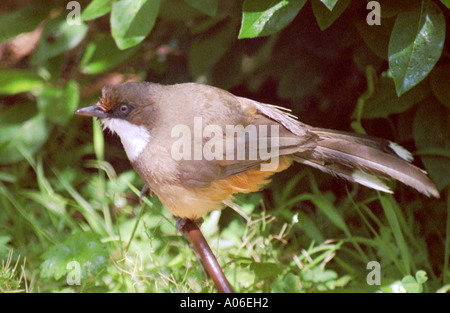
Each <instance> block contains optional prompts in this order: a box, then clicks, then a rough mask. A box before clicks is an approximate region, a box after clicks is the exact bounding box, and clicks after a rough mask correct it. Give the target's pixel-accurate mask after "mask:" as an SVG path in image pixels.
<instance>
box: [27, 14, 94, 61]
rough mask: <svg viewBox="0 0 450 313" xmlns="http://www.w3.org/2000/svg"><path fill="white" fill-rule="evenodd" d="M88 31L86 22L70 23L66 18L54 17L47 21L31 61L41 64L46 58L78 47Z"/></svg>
mask: <svg viewBox="0 0 450 313" xmlns="http://www.w3.org/2000/svg"><path fill="white" fill-rule="evenodd" d="M87 31H88V27H87V25H86V24H84V23H81V24H80V25H69V24H68V23H67V21H66V20H65V19H61V18H59V19H54V20H51V21H50V22H48V23H47V25H46V26H45V28H44V30H43V31H42V35H41V39H40V40H39V43H38V45H37V48H36V50H35V52H34V54H33V55H32V56H31V62H32V64H34V65H41V64H43V63H44V62H45V61H46V60H48V59H50V58H52V57H54V56H57V55H59V54H61V53H63V52H64V51H66V50H69V49H72V48H74V47H76V46H77V45H78V44H79V43H80V42H81V41H82V40H83V38H84V36H85V35H86V33H87Z"/></svg>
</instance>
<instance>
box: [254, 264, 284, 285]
mask: <svg viewBox="0 0 450 313" xmlns="http://www.w3.org/2000/svg"><path fill="white" fill-rule="evenodd" d="M250 269H251V270H252V271H254V272H255V281H260V280H262V279H265V278H268V277H276V276H278V275H280V274H281V272H282V269H281V267H280V266H279V265H278V264H276V263H269V262H252V263H251V264H250Z"/></svg>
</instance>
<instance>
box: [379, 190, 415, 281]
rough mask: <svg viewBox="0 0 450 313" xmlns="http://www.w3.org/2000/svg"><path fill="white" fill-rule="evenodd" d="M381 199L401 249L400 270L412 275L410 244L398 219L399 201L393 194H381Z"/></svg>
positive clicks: (404, 273)
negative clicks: (397, 206) (394, 198)
mask: <svg viewBox="0 0 450 313" xmlns="http://www.w3.org/2000/svg"><path fill="white" fill-rule="evenodd" d="M378 196H379V199H380V202H381V207H382V208H383V211H384V214H385V216H386V219H387V221H388V223H389V226H390V228H391V230H392V233H393V234H394V238H395V242H396V243H397V247H398V248H399V250H400V255H401V258H402V262H401V263H402V266H401V267H400V268H399V270H400V272H401V273H402V274H403V275H411V264H412V258H411V254H410V252H409V249H408V246H407V244H406V242H405V238H404V237H403V232H402V229H401V226H400V222H399V220H398V216H397V214H396V209H395V208H394V206H396V205H397V203H396V202H395V201H394V200H393V198H392V197H391V196H386V195H381V194H379V195H378Z"/></svg>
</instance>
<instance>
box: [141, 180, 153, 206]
mask: <svg viewBox="0 0 450 313" xmlns="http://www.w3.org/2000/svg"><path fill="white" fill-rule="evenodd" d="M147 190H149V193H148V194H149V196H150V197H151V196H152V195H153V192H152V191H151V190H150V189H149V188H148V186H147V184H144V186H143V187H142V189H141V194H140V196H139V204H142V199H143V198H144V197H145V193H146V192H147Z"/></svg>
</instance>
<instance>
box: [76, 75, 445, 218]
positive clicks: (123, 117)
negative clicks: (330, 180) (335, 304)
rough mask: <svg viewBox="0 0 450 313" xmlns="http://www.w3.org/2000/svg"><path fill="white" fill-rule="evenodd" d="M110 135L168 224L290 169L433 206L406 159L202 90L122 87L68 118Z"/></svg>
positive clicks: (427, 184) (193, 86)
mask: <svg viewBox="0 0 450 313" xmlns="http://www.w3.org/2000/svg"><path fill="white" fill-rule="evenodd" d="M75 113H76V114H79V115H86V116H95V117H98V118H99V119H100V120H101V123H102V124H103V126H104V127H105V128H108V129H109V130H111V131H112V132H113V133H116V134H117V135H118V136H119V137H120V139H121V141H122V144H123V146H124V149H125V151H126V154H127V156H128V159H129V160H130V162H131V164H132V165H133V168H134V169H135V170H136V172H137V173H138V174H139V176H140V177H141V178H142V179H143V180H144V182H145V183H146V185H147V186H148V187H149V188H150V190H151V191H152V192H154V193H155V194H156V195H157V196H158V197H159V199H160V200H161V202H162V203H163V205H164V206H165V207H166V208H167V209H169V210H170V211H171V212H172V213H173V214H174V216H176V217H179V218H182V219H190V220H197V219H200V218H201V217H202V216H204V215H205V214H207V213H208V212H210V211H211V210H215V209H220V208H223V207H224V204H223V201H229V200H232V199H233V195H235V194H238V193H249V192H255V191H258V190H260V189H261V188H262V187H263V186H264V185H265V184H266V183H267V182H268V180H269V178H270V176H272V175H273V174H274V173H276V172H280V171H283V170H285V169H287V168H288V167H289V166H290V165H291V164H292V163H293V161H295V162H299V163H302V164H306V165H309V166H312V167H314V168H317V169H319V170H321V171H324V172H326V173H329V174H332V175H334V176H338V177H341V178H344V179H346V180H349V181H352V182H357V183H360V184H362V185H365V186H367V187H370V188H373V189H377V190H381V191H383V192H391V190H390V189H389V188H388V187H387V185H386V184H385V183H384V182H383V179H396V180H398V181H400V182H402V183H404V184H406V185H408V186H410V187H413V188H415V189H416V190H418V191H419V192H421V193H423V194H425V195H427V196H434V197H439V192H438V190H437V189H436V187H435V185H434V184H433V182H432V181H431V180H430V179H429V178H428V177H427V173H426V172H425V171H423V170H422V169H420V168H418V167H416V166H414V165H412V164H411V163H410V162H411V161H412V156H411V154H410V153H409V152H408V151H407V150H405V149H404V148H402V147H400V146H399V145H397V144H395V143H393V142H391V141H389V140H385V139H380V138H375V137H371V136H367V135H359V134H353V133H347V132H341V131H335V130H328V129H322V128H316V127H312V126H309V125H306V124H303V123H301V122H299V121H297V120H296V119H295V117H293V116H292V115H290V114H289V113H288V110H286V109H283V108H280V107H277V106H274V105H270V104H265V103H260V102H257V101H253V100H250V99H246V98H242V97H237V96H235V95H233V94H231V93H229V92H227V91H225V90H222V89H219V88H215V87H212V86H207V85H202V84H197V83H184V84H176V85H160V84H156V83H147V82H127V83H124V84H121V85H116V86H107V87H104V88H103V90H102V97H101V99H100V101H99V102H98V103H97V104H95V105H93V106H89V107H85V108H82V109H79V110H77V111H76V112H75Z"/></svg>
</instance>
